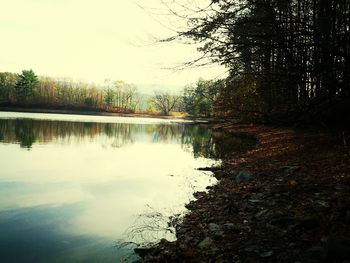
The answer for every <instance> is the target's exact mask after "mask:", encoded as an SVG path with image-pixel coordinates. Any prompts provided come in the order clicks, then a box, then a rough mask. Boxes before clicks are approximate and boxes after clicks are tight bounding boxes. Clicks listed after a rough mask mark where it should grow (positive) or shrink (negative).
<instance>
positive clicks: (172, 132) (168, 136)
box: [152, 124, 184, 143]
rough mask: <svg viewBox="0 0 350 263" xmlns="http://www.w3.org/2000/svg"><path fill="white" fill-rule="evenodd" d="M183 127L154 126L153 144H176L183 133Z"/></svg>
mask: <svg viewBox="0 0 350 263" xmlns="http://www.w3.org/2000/svg"><path fill="white" fill-rule="evenodd" d="M183 130H184V125H165V124H160V125H154V130H153V140H152V141H153V142H163V143H169V142H174V141H175V142H177V141H178V140H179V135H180V134H181V133H182V132H183Z"/></svg>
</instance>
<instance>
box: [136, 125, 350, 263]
mask: <svg viewBox="0 0 350 263" xmlns="http://www.w3.org/2000/svg"><path fill="white" fill-rule="evenodd" d="M214 128H215V129H217V130H222V131H224V132H229V133H232V136H234V134H237V133H247V134H250V135H253V136H255V137H256V138H257V139H258V141H259V142H258V144H257V145H256V147H255V148H254V149H252V150H250V151H248V152H246V153H243V154H241V155H240V156H238V157H237V155H232V156H228V157H227V158H225V159H224V160H223V164H222V167H218V168H212V170H213V172H214V175H215V176H216V177H217V178H218V179H220V180H219V182H218V183H217V184H216V185H215V186H211V187H208V189H209V191H208V192H207V193H205V192H198V193H195V197H196V198H197V200H196V201H192V202H191V203H189V204H188V205H187V207H188V209H189V213H187V214H186V215H185V216H184V218H183V221H182V222H181V223H180V224H179V225H178V226H177V234H176V235H177V241H175V242H168V241H166V240H162V241H161V242H160V243H159V245H158V246H157V247H154V248H152V249H149V250H142V249H141V250H139V251H138V252H139V254H143V255H142V256H143V259H142V260H141V261H142V262H222V263H223V262H293V263H296V262H309V263H311V262H350V158H349V157H350V153H349V141H347V138H346V137H344V135H343V134H338V135H336V134H333V135H330V134H324V133H318V132H308V131H297V130H293V129H286V128H271V127H265V126H237V125H233V124H232V125H231V124H219V125H216V126H215V127H214Z"/></svg>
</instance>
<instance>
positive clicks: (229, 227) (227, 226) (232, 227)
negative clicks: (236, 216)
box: [224, 223, 237, 230]
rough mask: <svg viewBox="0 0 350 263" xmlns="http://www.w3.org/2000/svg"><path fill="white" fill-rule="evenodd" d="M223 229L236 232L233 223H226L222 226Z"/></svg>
mask: <svg viewBox="0 0 350 263" xmlns="http://www.w3.org/2000/svg"><path fill="white" fill-rule="evenodd" d="M224 228H225V229H227V230H236V229H237V226H236V225H235V224H233V223H226V224H224Z"/></svg>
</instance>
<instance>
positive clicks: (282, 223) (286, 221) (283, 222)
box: [270, 216, 296, 227]
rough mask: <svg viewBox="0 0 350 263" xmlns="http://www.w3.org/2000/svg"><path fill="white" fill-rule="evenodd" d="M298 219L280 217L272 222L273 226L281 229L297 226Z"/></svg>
mask: <svg viewBox="0 0 350 263" xmlns="http://www.w3.org/2000/svg"><path fill="white" fill-rule="evenodd" d="M295 223H296V219H295V218H294V217H290V216H279V217H275V218H273V219H272V220H271V221H270V224H271V225H275V226H279V227H287V226H289V225H292V224H295Z"/></svg>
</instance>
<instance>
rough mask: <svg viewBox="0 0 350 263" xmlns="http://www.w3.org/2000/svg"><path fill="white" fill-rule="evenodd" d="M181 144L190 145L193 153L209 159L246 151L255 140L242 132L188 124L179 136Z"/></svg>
mask: <svg viewBox="0 0 350 263" xmlns="http://www.w3.org/2000/svg"><path fill="white" fill-rule="evenodd" d="M181 144H182V145H183V146H192V150H193V155H194V157H195V158H197V157H205V158H211V159H221V158H225V157H226V156H227V155H232V154H235V153H242V152H245V151H247V150H248V149H249V148H250V147H251V146H252V145H254V144H255V140H254V139H253V138H251V137H250V136H247V135H244V134H233V133H224V132H220V131H215V130H212V129H208V127H206V126H204V125H188V127H187V128H185V129H184V131H183V133H182V136H181Z"/></svg>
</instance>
